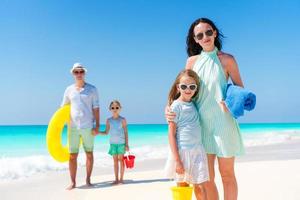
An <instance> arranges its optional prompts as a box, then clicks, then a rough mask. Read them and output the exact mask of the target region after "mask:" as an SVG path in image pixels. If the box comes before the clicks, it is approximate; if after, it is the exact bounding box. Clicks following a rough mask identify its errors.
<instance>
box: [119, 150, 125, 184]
mask: <svg viewBox="0 0 300 200" xmlns="http://www.w3.org/2000/svg"><path fill="white" fill-rule="evenodd" d="M123 156H124V155H123V154H120V155H118V158H119V163H120V183H123V177H124V171H125V168H124V160H123Z"/></svg>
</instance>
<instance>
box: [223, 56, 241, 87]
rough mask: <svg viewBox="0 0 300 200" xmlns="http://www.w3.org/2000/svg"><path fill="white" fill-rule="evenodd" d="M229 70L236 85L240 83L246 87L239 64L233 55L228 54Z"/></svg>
mask: <svg viewBox="0 0 300 200" xmlns="http://www.w3.org/2000/svg"><path fill="white" fill-rule="evenodd" d="M226 63H227V71H228V74H229V77H230V78H231V80H232V82H233V84H234V85H238V86H240V87H244V84H243V81H242V78H241V75H240V71H239V68H238V64H237V62H236V61H235V59H234V57H233V56H231V55H228V56H227V62H226Z"/></svg>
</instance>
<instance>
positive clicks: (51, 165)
mask: <svg viewBox="0 0 300 200" xmlns="http://www.w3.org/2000/svg"><path fill="white" fill-rule="evenodd" d="M165 152H166V147H164V146H161V147H157V146H143V147H136V148H132V149H131V154H133V155H135V156H136V160H137V162H140V161H143V160H147V159H160V158H165V157H166V155H165V154H166V153H165ZM85 159H86V158H85V155H84V153H80V154H79V156H78V168H81V167H85V161H86V160H85ZM94 167H100V168H108V167H113V160H112V158H111V156H110V155H108V154H107V153H106V152H99V151H95V152H94ZM64 170H65V171H66V170H68V163H67V162H66V163H59V162H56V161H55V160H53V158H52V157H50V156H49V155H33V156H23V157H1V158H0V181H7V180H17V179H21V178H26V177H31V176H33V175H37V174H42V173H46V172H50V171H64Z"/></svg>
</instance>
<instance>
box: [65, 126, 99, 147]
mask: <svg viewBox="0 0 300 200" xmlns="http://www.w3.org/2000/svg"><path fill="white" fill-rule="evenodd" d="M80 138H81V140H82V145H83V148H84V151H85V152H93V150H94V136H93V135H92V129H90V128H87V129H76V128H71V131H70V135H69V151H70V153H78V152H79V146H80Z"/></svg>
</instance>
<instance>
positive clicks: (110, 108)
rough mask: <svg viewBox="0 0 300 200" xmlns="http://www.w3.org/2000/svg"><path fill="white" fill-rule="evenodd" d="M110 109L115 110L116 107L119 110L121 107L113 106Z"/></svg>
mask: <svg viewBox="0 0 300 200" xmlns="http://www.w3.org/2000/svg"><path fill="white" fill-rule="evenodd" d="M110 109H112V110H114V109H116V110H119V107H118V106H117V107H111V108H110Z"/></svg>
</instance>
